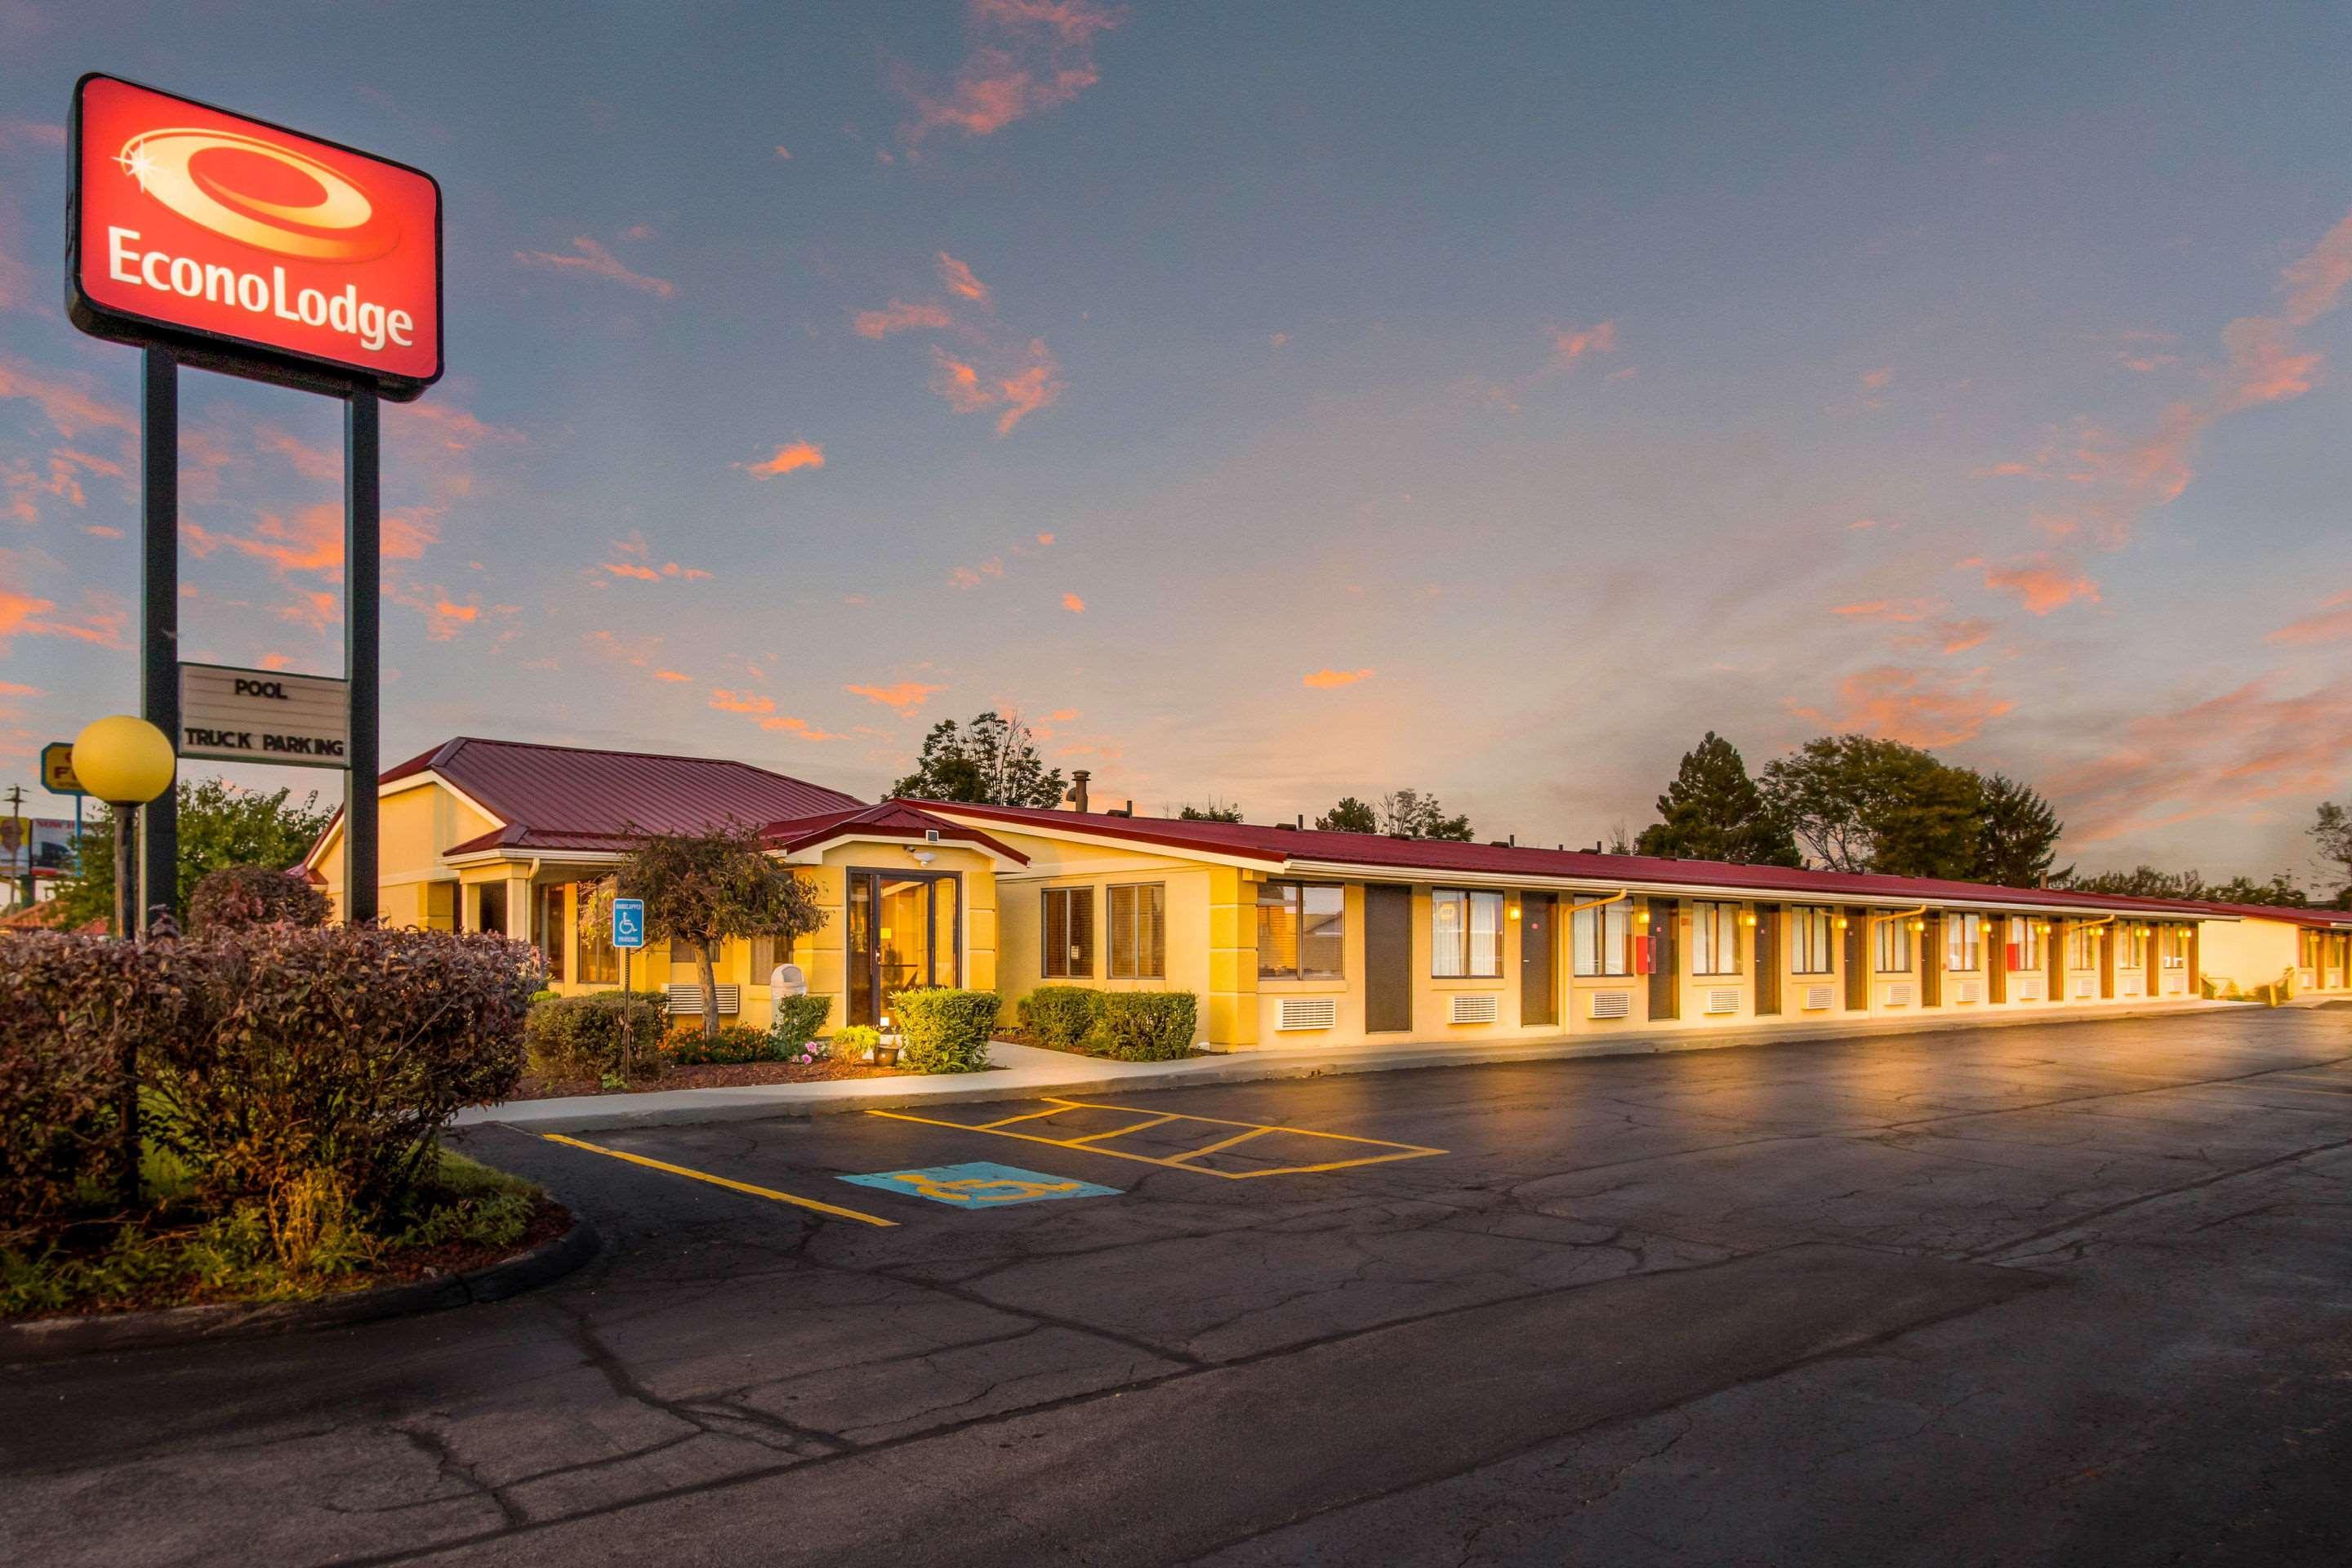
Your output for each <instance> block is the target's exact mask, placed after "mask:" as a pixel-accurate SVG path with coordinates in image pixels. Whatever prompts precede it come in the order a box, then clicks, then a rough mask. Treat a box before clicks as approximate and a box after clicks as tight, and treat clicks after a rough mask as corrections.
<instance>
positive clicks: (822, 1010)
mask: <svg viewBox="0 0 2352 1568" xmlns="http://www.w3.org/2000/svg"><path fill="white" fill-rule="evenodd" d="M775 1012H776V1016H775V1017H774V1019H773V1020H772V1022H770V1024H769V1025H768V1038H769V1039H770V1040H771V1041H772V1042H773V1044H774V1046H775V1047H776V1049H775V1054H776V1055H777V1056H778V1057H779V1058H782V1057H788V1056H791V1055H793V1053H794V1052H795V1051H798V1050H799V1049H800V1048H801V1047H803V1046H805V1045H807V1044H808V1043H809V1042H810V1041H811V1040H814V1039H815V1038H816V1037H817V1032H818V1031H819V1030H820V1029H823V1028H824V1026H825V1023H826V1021H827V1020H828V1019H830V1018H831V1017H832V1016H833V998H832V997H830V996H779V997H777V998H776V1002H775Z"/></svg>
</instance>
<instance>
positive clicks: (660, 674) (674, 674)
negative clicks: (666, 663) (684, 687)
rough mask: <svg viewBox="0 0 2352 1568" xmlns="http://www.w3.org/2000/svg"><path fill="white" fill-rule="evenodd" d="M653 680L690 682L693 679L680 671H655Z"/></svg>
mask: <svg viewBox="0 0 2352 1568" xmlns="http://www.w3.org/2000/svg"><path fill="white" fill-rule="evenodd" d="M654 679H656V680H692V679H694V677H692V676H690V675H688V674H687V673H686V671H684V670H682V669H656V670H655V671H654Z"/></svg>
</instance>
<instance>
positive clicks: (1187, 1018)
mask: <svg viewBox="0 0 2352 1568" xmlns="http://www.w3.org/2000/svg"><path fill="white" fill-rule="evenodd" d="M1199 1016H1200V1004H1199V1002H1198V1000H1197V999H1196V998H1195V997H1194V996H1193V994H1192V993H1191V992H1190V991H1107V992H1105V993H1104V994H1103V1000H1102V1016H1101V1017H1100V1018H1099V1019H1098V1020H1097V1023H1096V1025H1095V1032H1094V1034H1093V1035H1092V1037H1089V1039H1088V1040H1087V1046H1088V1047H1089V1048H1090V1049H1092V1050H1093V1051H1094V1052H1095V1053H1096V1054H1097V1055H1100V1056H1106V1057H1115V1058H1118V1060H1120V1061H1123V1062H1164V1061H1173V1060H1175V1059H1176V1058H1180V1057H1185V1056H1190V1055H1191V1054H1192V1026H1193V1025H1194V1023H1195V1022H1196V1021H1197V1020H1198V1018H1199Z"/></svg>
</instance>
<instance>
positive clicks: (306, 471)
mask: <svg viewBox="0 0 2352 1568" xmlns="http://www.w3.org/2000/svg"><path fill="white" fill-rule="evenodd" d="M253 444H254V446H255V447H257V448H258V449H260V450H261V451H264V452H274V453H276V454H277V455H278V456H279V457H281V458H285V459H286V461H287V462H288V463H289V464H290V465H292V467H293V469H294V471H295V472H296V473H298V474H299V475H301V476H302V477H303V478H304V479H323V480H327V481H329V482H333V481H336V480H340V479H341V478H342V477H343V453H342V448H341V447H313V446H310V445H309V444H308V443H306V442H304V441H302V440H300V439H299V438H298V437H295V436H293V435H291V434H289V432H287V431H284V430H281V429H279V428H278V426H275V425H261V426H256V427H255V428H254V432H253Z"/></svg>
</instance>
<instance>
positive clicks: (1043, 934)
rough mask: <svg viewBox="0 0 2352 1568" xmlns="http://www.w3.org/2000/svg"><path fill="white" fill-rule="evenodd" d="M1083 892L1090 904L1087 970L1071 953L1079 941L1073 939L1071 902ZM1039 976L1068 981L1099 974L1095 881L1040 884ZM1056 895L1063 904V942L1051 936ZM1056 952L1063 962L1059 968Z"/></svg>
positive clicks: (1088, 905)
mask: <svg viewBox="0 0 2352 1568" xmlns="http://www.w3.org/2000/svg"><path fill="white" fill-rule="evenodd" d="M1080 895H1084V897H1085V900H1086V908H1087V918H1086V925H1087V940H1086V953H1087V961H1086V962H1087V966H1086V968H1085V969H1083V970H1081V969H1079V968H1078V967H1077V961H1076V959H1074V958H1072V957H1071V956H1070V949H1071V947H1072V946H1073V945H1075V944H1074V943H1073V942H1071V940H1070V929H1071V921H1070V915H1069V906H1070V904H1071V902H1072V901H1073V900H1076V898H1077V897H1079V896H1080ZM1037 899H1038V903H1037V978H1038V979H1040V980H1092V979H1093V978H1094V977H1095V960H1096V958H1097V942H1096V941H1095V887H1094V884H1093V883H1091V882H1087V883H1082V884H1080V885H1078V886H1076V887H1069V888H1040V889H1037ZM1056 899H1059V900H1062V906H1063V908H1062V940H1061V941H1060V942H1051V941H1049V940H1047V939H1048V938H1049V937H1050V936H1051V935H1052V933H1053V931H1054V914H1053V908H1054V901H1055V900H1056ZM1056 955H1058V957H1059V960H1060V963H1061V965H1062V967H1061V969H1060V970H1059V971H1056V970H1055V968H1054V963H1055V957H1056Z"/></svg>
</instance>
